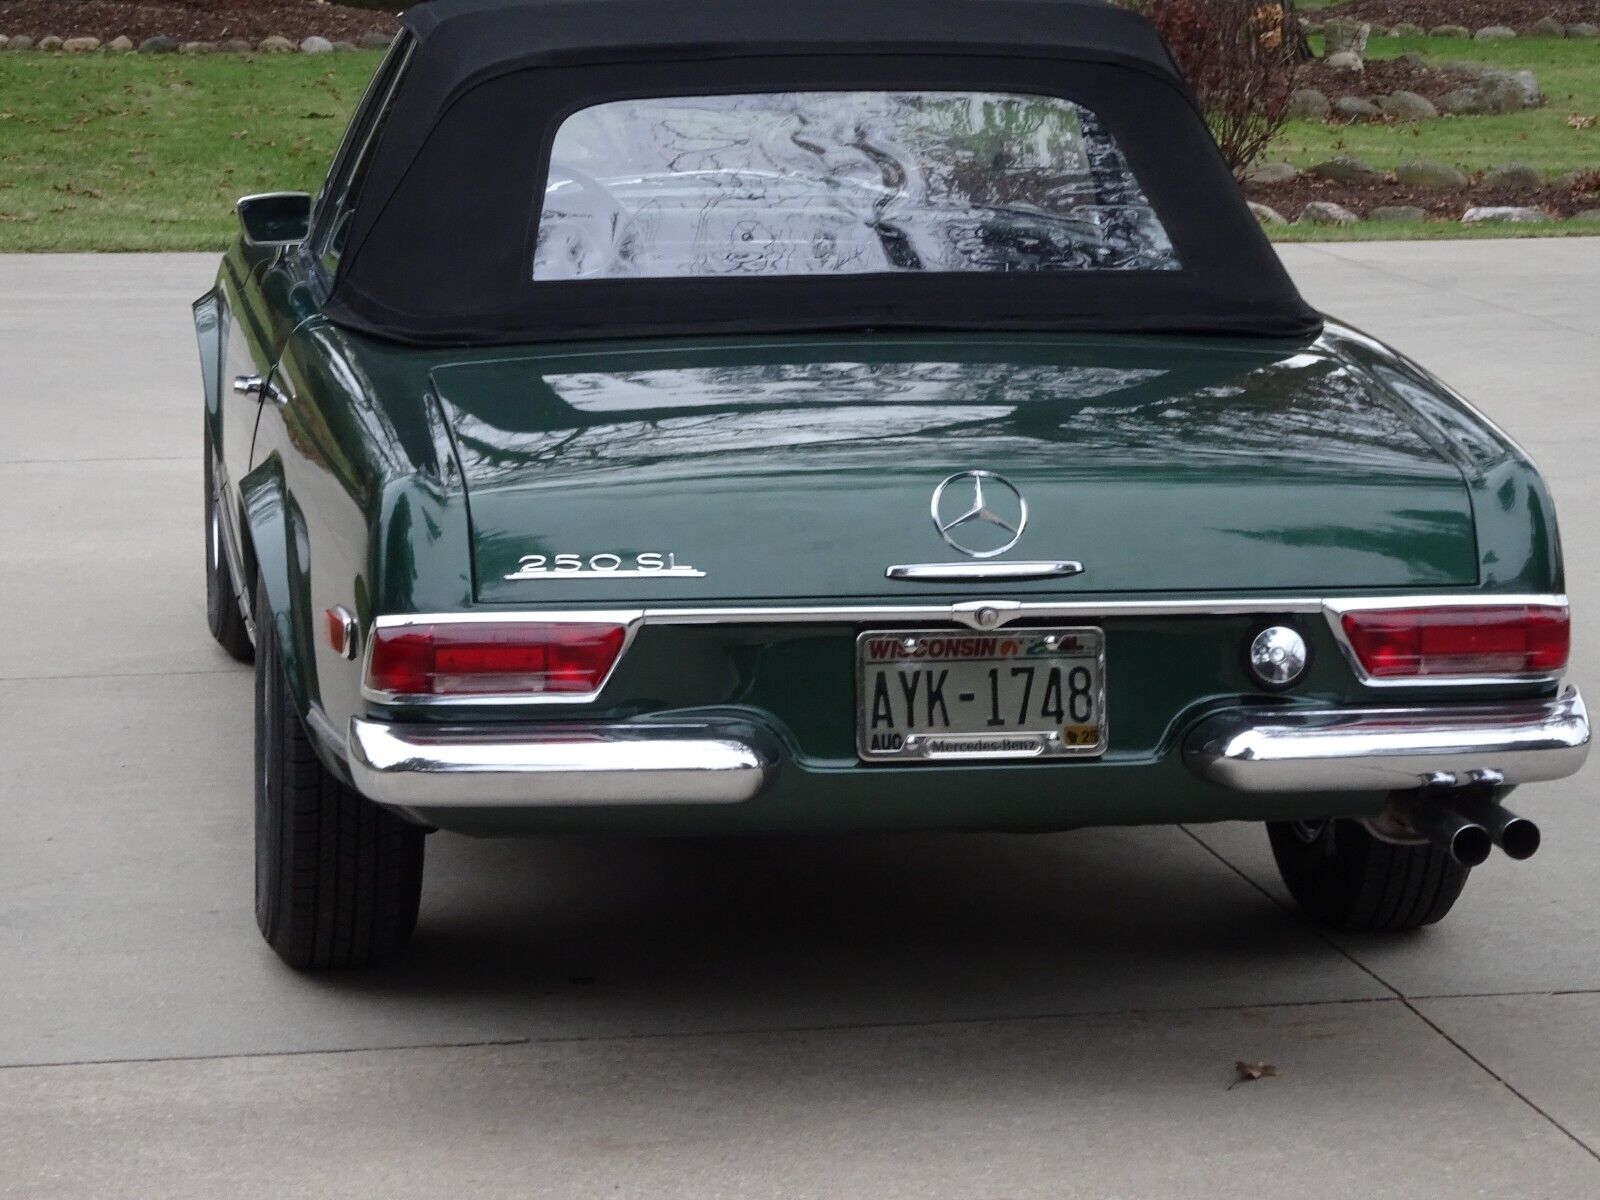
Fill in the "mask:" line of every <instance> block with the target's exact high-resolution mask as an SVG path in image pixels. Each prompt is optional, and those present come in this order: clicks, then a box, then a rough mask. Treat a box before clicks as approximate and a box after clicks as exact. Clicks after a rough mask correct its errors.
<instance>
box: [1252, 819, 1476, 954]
mask: <svg viewBox="0 0 1600 1200" xmlns="http://www.w3.org/2000/svg"><path fill="white" fill-rule="evenodd" d="M1267 836H1268V838H1269V839H1270V840H1271V842H1272V857H1273V858H1275V859H1276V860H1277V862H1278V871H1279V873H1280V874H1281V875H1282V876H1283V882H1284V885H1285V886H1286V887H1287V888H1288V889H1289V894H1290V895H1291V896H1293V897H1294V898H1295V900H1296V901H1297V902H1298V903H1299V904H1300V907H1301V908H1303V909H1305V910H1306V911H1307V912H1308V913H1310V914H1311V915H1312V916H1313V917H1315V918H1316V919H1317V920H1319V921H1321V922H1322V923H1324V924H1326V925H1330V926H1332V927H1333V928H1335V929H1346V930H1352V931H1361V932H1367V933H1391V932H1396V931H1399V930H1405V929H1420V928H1421V927H1422V926H1424V925H1432V924H1433V923H1434V922H1435V921H1437V920H1439V919H1440V918H1441V917H1443V916H1444V915H1445V914H1446V913H1447V912H1449V911H1450V908H1451V906H1452V905H1453V904H1455V902H1456V897H1457V896H1459V895H1461V889H1462V888H1463V887H1465V886H1466V883H1467V876H1468V875H1470V874H1471V873H1472V872H1471V868H1470V867H1463V866H1461V865H1460V864H1458V863H1457V862H1456V861H1455V860H1454V859H1452V858H1451V857H1450V856H1449V854H1448V853H1446V852H1445V851H1444V850H1443V849H1441V848H1440V847H1438V846H1435V845H1433V844H1432V843H1431V842H1419V843H1416V844H1409V843H1408V844H1404V845H1402V844H1397V843H1394V842H1386V841H1383V840H1382V839H1380V838H1377V837H1374V836H1373V835H1372V833H1371V832H1369V831H1368V829H1367V828H1366V826H1365V825H1363V824H1361V822H1359V821H1350V820H1330V821H1319V822H1302V821H1269V822H1267Z"/></svg>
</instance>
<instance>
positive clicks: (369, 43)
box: [356, 29, 394, 50]
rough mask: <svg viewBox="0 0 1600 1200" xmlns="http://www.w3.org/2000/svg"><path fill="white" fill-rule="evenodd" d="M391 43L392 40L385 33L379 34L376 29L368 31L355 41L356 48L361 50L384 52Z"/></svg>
mask: <svg viewBox="0 0 1600 1200" xmlns="http://www.w3.org/2000/svg"><path fill="white" fill-rule="evenodd" d="M393 41H394V38H392V37H390V36H389V35H388V34H387V33H379V32H378V31H377V30H376V29H370V30H368V31H367V32H366V33H363V34H362V35H361V36H360V37H358V38H357V39H356V46H357V47H359V48H360V49H362V50H386V49H388V47H389V45H390V43H391V42H393Z"/></svg>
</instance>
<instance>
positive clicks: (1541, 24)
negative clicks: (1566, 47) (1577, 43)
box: [1523, 17, 1567, 37]
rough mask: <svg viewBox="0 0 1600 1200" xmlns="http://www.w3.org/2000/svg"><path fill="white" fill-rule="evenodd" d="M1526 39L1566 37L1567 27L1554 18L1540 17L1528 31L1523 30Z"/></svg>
mask: <svg viewBox="0 0 1600 1200" xmlns="http://www.w3.org/2000/svg"><path fill="white" fill-rule="evenodd" d="M1523 36H1524V37H1566V36H1567V27H1566V26H1565V25H1563V24H1562V23H1561V22H1560V21H1558V20H1556V19H1555V18H1554V17H1540V18H1539V19H1538V20H1537V21H1535V22H1534V23H1533V24H1532V25H1529V26H1528V28H1527V29H1525V30H1523Z"/></svg>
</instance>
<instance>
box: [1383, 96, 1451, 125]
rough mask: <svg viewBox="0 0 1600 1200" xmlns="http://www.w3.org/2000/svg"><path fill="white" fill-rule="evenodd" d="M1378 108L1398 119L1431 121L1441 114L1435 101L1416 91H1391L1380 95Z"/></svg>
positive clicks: (1385, 114) (1388, 115)
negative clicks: (1385, 94)
mask: <svg viewBox="0 0 1600 1200" xmlns="http://www.w3.org/2000/svg"><path fill="white" fill-rule="evenodd" d="M1378 108H1379V109H1380V110H1382V112H1383V115H1384V116H1386V117H1391V118H1393V119H1394V120H1396V121H1431V120H1433V118H1435V117H1437V116H1438V115H1439V110H1438V109H1437V108H1435V107H1434V106H1433V101H1431V100H1429V99H1428V98H1427V97H1426V96H1419V95H1418V94H1417V93H1416V92H1405V91H1400V92H1390V93H1389V94H1388V95H1387V96H1379V97H1378Z"/></svg>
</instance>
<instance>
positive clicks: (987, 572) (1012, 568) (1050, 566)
mask: <svg viewBox="0 0 1600 1200" xmlns="http://www.w3.org/2000/svg"><path fill="white" fill-rule="evenodd" d="M883 574H884V578H886V579H909V580H913V581H921V582H926V583H973V582H979V583H981V582H987V581H989V580H997V579H998V580H1007V579H1009V580H1018V579H1062V578H1066V577H1068V576H1072V575H1082V574H1083V564H1082V563H1081V562H1072V561H1071V560H1068V559H1062V560H1059V561H1056V562H970V563H901V564H899V565H896V566H892V567H889V568H887V569H886V570H885V571H884V573H883Z"/></svg>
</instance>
